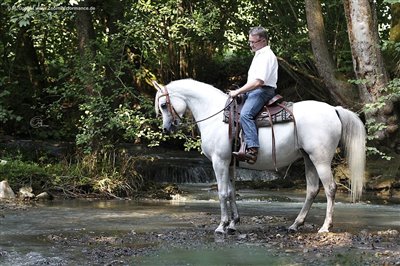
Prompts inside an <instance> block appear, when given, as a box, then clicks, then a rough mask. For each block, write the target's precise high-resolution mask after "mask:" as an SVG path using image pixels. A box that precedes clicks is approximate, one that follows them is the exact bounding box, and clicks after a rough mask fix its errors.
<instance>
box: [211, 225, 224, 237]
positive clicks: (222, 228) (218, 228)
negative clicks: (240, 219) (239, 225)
mask: <svg viewBox="0 0 400 266" xmlns="http://www.w3.org/2000/svg"><path fill="white" fill-rule="evenodd" d="M214 233H215V234H217V235H223V234H225V233H226V227H224V226H222V225H220V226H218V227H217V229H215V231H214Z"/></svg>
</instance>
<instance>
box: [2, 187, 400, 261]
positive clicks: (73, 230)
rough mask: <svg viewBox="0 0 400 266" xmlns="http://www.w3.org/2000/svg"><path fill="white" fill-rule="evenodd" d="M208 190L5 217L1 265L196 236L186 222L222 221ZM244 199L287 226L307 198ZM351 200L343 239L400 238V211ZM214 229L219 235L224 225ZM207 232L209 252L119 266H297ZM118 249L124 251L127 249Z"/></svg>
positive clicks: (245, 193)
mask: <svg viewBox="0 0 400 266" xmlns="http://www.w3.org/2000/svg"><path fill="white" fill-rule="evenodd" d="M209 187H210V185H207V184H196V185H187V186H186V188H185V190H186V191H189V193H188V194H186V195H183V196H182V197H181V198H180V199H179V200H173V201H128V200H125V201H124V200H112V201H102V200H66V201H53V202H48V203H41V204H37V205H36V206H35V207H33V208H28V209H26V210H23V211H21V210H19V211H18V210H7V211H3V212H2V213H3V214H4V217H0V264H1V265H84V264H85V265H88V264H90V265H97V264H96V262H91V261H90V260H88V257H87V256H86V255H87V250H88V246H90V245H92V244H93V243H95V242H96V241H97V242H98V241H99V239H98V238H99V236H102V237H104V239H105V241H106V240H107V239H108V238H111V239H112V238H113V237H116V239H118V236H121V235H126V234H132V236H135V234H140V233H146V232H148V233H149V232H160V231H163V232H168V231H169V230H174V229H177V228H179V229H182V230H183V229H188V230H191V229H192V228H193V227H194V226H193V224H192V223H190V222H188V221H187V220H182V219H181V217H182V216H187V215H190V214H198V213H201V212H207V213H211V214H213V215H219V203H218V201H217V199H218V196H217V193H216V191H214V190H212V189H210V188H209ZM238 193H239V195H240V197H241V198H242V200H241V201H239V202H238V205H239V210H240V213H241V214H244V215H253V216H258V215H265V216H280V217H285V218H287V221H288V223H290V222H292V221H293V220H294V218H295V217H296V215H297V213H298V212H299V210H300V208H301V207H302V201H303V199H304V196H305V194H304V192H302V191H297V192H296V191H273V192H271V191H254V190H241V191H239V192H238ZM346 199H347V195H340V194H339V195H338V201H337V204H336V208H335V215H334V226H335V230H336V231H338V232H341V231H347V232H353V231H354V232H359V231H361V230H387V229H396V230H398V231H400V206H399V205H378V204H365V203H361V204H350V203H348V202H347V200H346ZM325 206H326V204H325V203H323V196H321V197H320V198H317V202H316V203H315V204H314V205H313V208H312V209H311V212H310V214H309V219H308V220H307V222H308V223H314V224H317V225H321V224H322V222H323V219H324V216H325ZM0 214H1V213H0ZM287 225H288V224H285V226H287ZM211 226H215V227H216V226H217V223H215V224H213V225H211ZM204 231H205V232H204V235H205V237H204V240H203V241H204V246H202V247H200V248H199V249H182V248H178V249H176V248H171V249H170V250H169V249H168V248H167V249H166V251H161V252H160V253H157V256H156V257H154V256H144V257H140V256H139V257H136V256H131V257H129V258H130V260H129V261H125V262H121V263H120V264H118V265H121V264H123V265H129V264H131V263H137V264H143V265H265V263H267V262H268V264H270V265H286V264H287V263H288V262H289V261H290V259H289V258H288V257H287V255H277V254H276V253H273V252H272V251H271V252H270V251H268V250H266V249H265V248H261V247H257V246H254V247H249V246H235V245H234V246H231V247H218V246H217V248H216V246H215V245H212V244H213V243H214V244H215V239H214V236H213V234H212V232H210V231H208V230H205V229H204ZM79 236H84V237H85V238H84V239H86V240H85V241H83V242H82V241H78V240H76V241H75V239H74V237H76V238H79ZM55 238H57V239H58V241H57V243H63V239H64V238H65V239H66V240H65V244H61V245H55V244H54V239H55ZM92 238H95V239H96V241H94V240H93V239H92ZM100 240H101V239H100ZM107 241H108V240H107ZM114 245H119V246H121V248H122V249H123V247H124V243H116V244H115V243H114ZM135 245H137V247H138V248H142V247H146V246H148V247H152V246H153V245H155V243H153V242H151V241H150V242H144V240H143V239H142V240H138V242H135ZM115 264H116V262H115ZM98 265H104V263H103V264H101V263H100V264H98ZM109 265H113V263H110V264H109Z"/></svg>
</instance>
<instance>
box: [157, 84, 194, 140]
mask: <svg viewBox="0 0 400 266" xmlns="http://www.w3.org/2000/svg"><path fill="white" fill-rule="evenodd" d="M153 85H154V87H155V88H156V89H157V94H156V98H155V109H156V114H157V115H158V114H159V111H161V115H162V119H163V130H164V132H167V133H170V132H174V131H175V130H176V129H177V127H178V125H179V123H180V121H181V117H182V116H183V114H184V113H185V111H186V102H185V101H184V100H183V98H181V97H179V96H178V95H174V94H170V93H169V92H168V90H167V87H164V86H162V85H160V84H158V83H157V82H155V81H153Z"/></svg>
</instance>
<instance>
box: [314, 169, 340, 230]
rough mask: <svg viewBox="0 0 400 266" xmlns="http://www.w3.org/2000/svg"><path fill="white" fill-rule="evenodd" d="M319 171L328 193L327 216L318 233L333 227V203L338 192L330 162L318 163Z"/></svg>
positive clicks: (326, 193)
mask: <svg viewBox="0 0 400 266" xmlns="http://www.w3.org/2000/svg"><path fill="white" fill-rule="evenodd" d="M316 168H317V171H318V173H319V176H320V178H321V182H322V185H323V186H324V190H325V195H326V216H325V221H324V224H323V225H322V227H321V228H320V229H319V230H318V233H324V232H329V228H331V227H332V223H333V221H332V216H333V205H334V204H335V194H336V189H337V186H336V183H335V180H334V179H333V176H332V170H331V166H330V163H329V164H327V163H323V164H322V163H321V164H319V165H317V167H316Z"/></svg>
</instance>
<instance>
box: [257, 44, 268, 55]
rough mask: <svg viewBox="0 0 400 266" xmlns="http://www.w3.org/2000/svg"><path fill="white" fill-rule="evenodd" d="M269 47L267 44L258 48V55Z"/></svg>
mask: <svg viewBox="0 0 400 266" xmlns="http://www.w3.org/2000/svg"><path fill="white" fill-rule="evenodd" d="M268 49H270V48H269V45H266V46H264V47H263V48H261V49H259V50H257V51H256V55H258V54H260V53H262V52H264V51H266V50H268Z"/></svg>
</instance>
